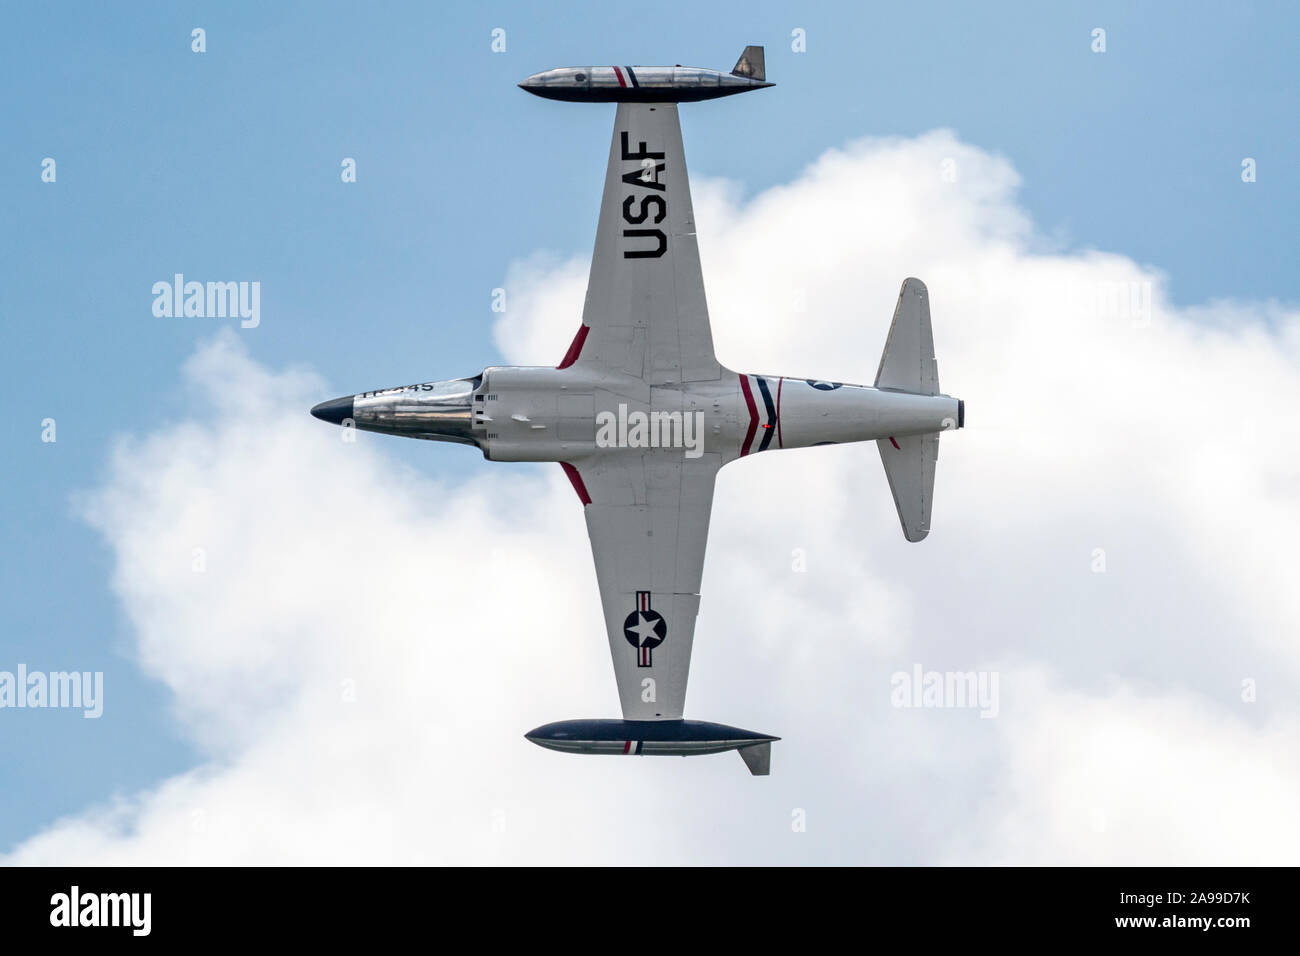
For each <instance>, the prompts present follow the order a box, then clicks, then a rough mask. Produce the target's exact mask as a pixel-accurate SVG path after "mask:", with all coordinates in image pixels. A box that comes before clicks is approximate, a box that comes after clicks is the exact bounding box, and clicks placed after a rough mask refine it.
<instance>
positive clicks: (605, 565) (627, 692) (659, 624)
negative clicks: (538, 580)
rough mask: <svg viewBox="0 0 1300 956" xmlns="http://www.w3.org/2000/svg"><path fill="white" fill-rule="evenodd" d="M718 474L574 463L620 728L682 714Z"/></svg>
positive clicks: (665, 464)
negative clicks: (626, 723) (584, 501)
mask: <svg viewBox="0 0 1300 956" xmlns="http://www.w3.org/2000/svg"><path fill="white" fill-rule="evenodd" d="M719 467H720V462H719V459H718V456H716V455H704V456H702V457H700V458H696V459H689V458H688V459H683V458H681V457H679V456H667V455H661V454H654V453H647V454H644V455H629V456H626V457H624V456H620V457H618V458H605V459H600V458H594V459H590V460H588V461H587V462H579V463H578V465H577V470H578V472H579V475H580V481H581V483H582V485H583V486H584V487H585V492H586V494H587V495H588V497H589V499H590V504H588V505H587V506H586V517H587V532H588V534H589V535H590V537H591V551H592V556H593V558H594V559H595V562H596V578H597V580H598V582H599V584H600V597H601V602H602V604H603V605H604V610H605V624H606V628H607V630H608V633H609V647H610V652H611V654H612V655H613V659H614V674H615V677H616V679H617V681H618V695H619V700H620V702H621V704H622V708H623V717H624V718H625V719H627V720H657V719H673V718H679V717H681V716H682V711H683V707H684V705H685V702H686V682H687V676H688V674H689V672H690V665H691V644H692V641H693V639H694V636H695V615H696V612H697V611H698V610H699V604H700V578H701V575H702V574H703V570H704V551H705V545H706V543H707V541H708V535H709V512H710V510H711V507H712V503H713V485H714V479H715V478H716V476H717V472H718V468H719Z"/></svg>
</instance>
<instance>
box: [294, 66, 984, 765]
mask: <svg viewBox="0 0 1300 956" xmlns="http://www.w3.org/2000/svg"><path fill="white" fill-rule="evenodd" d="M519 85H520V86H521V87H522V88H523V89H525V90H527V91H529V92H530V93H535V94H537V95H538V96H543V97H547V98H549V99H557V100H566V101H578V102H601V103H608V102H614V103H617V104H618V109H617V112H616V114H615V118H614V138H613V142H612V143H611V145H610V151H609V165H608V167H607V170H606V174H605V193H604V197H603V199H602V200H601V206H600V222H599V223H598V225H597V228H596V248H595V252H594V253H593V255H592V260H591V276H590V279H589V280H588V284H587V301H586V305H585V307H584V309H583V314H582V324H581V325H580V326H579V327H578V332H577V334H576V335H575V336H574V338H573V343H572V344H571V345H570V346H569V350H568V352H566V353H565V355H564V357H563V359H562V360H561V361H560V363H559V365H558V366H556V367H554V368H550V367H545V368H541V367H531V366H529V367H516V366H511V367H492V368H487V369H484V371H483V373H482V374H481V375H475V376H474V377H472V378H462V379H454V380H451V381H444V382H426V383H423V384H419V385H408V386H404V387H399V388H390V389H383V390H381V391H376V392H362V393H360V394H357V395H349V396H347V397H345V398H339V399H335V400H334V401H330V402H323V403H321V404H320V405H317V406H316V407H315V408H313V409H312V414H313V415H315V416H316V417H317V418H321V419H324V420H325V421H328V422H334V423H335V424H341V425H345V426H351V427H356V428H360V429H363V430H366V431H374V432H383V433H385V434H390V435H403V436H406V437H409V438H425V439H432V440H434V441H449V442H458V443H460V444H464V445H474V446H477V447H478V448H479V449H480V450H481V451H482V452H483V457H484V458H486V459H488V460H489V461H553V462H559V464H560V466H561V467H562V468H563V469H564V471H565V474H566V475H568V477H569V480H570V481H571V482H572V484H573V488H574V491H575V492H577V495H578V498H579V499H580V500H581V502H582V506H583V509H584V511H585V514H586V517H587V532H588V534H589V535H590V537H591V549H592V553H593V555H594V557H595V562H596V578H597V580H598V582H599V584H600V597H601V602H602V603H603V605H604V609H605V624H606V628H607V630H608V632H609V646H610V651H611V652H612V654H613V658H614V675H615V677H616V679H617V681H618V692H619V699H620V701H621V702H622V708H623V719H622V720H569V721H561V722H559V723H553V724H546V725H545V726H543V727H538V728H537V729H536V730H533V731H531V732H530V733H528V734H527V735H526V736H527V738H528V739H529V740H531V741H532V742H533V743H536V744H539V745H540V746H543V747H548V748H550V749H552V750H562V751H569V752H573V753H607V754H614V753H617V754H641V755H646V754H675V755H679V756H686V755H690V754H705V753H718V752H721V751H724V750H737V751H739V752H740V755H741V757H743V758H744V760H745V764H746V765H747V766H748V767H749V769H750V771H751V772H752V773H754V774H766V773H768V771H769V768H770V763H771V745H772V741H774V740H776V739H778V738H776V737H772V736H769V735H767V734H760V733H755V732H753V731H748V730H741V729H739V728H736V727H727V726H725V725H722V724H714V723H706V722H703V721H695V720H685V719H683V716H682V715H683V708H684V704H685V700H686V679H687V674H688V672H689V669H690V662H691V643H692V639H693V637H694V633H695V615H696V612H697V611H698V610H699V603H700V577H701V575H702V573H703V569H704V549H705V542H706V540H707V538H708V528H709V512H710V509H711V506H712V501H713V485H714V479H715V477H716V476H717V473H718V469H720V468H721V467H722V466H723V465H725V464H727V463H728V462H730V461H735V460H736V459H738V458H745V457H747V456H750V455H753V454H756V453H757V452H763V451H773V450H776V449H779V448H803V447H807V446H809V445H829V444H838V443H842V442H858V441H875V442H876V443H877V445H878V446H879V449H880V457H881V460H882V461H883V462H884V465H885V473H886V475H887V476H888V479H889V487H890V489H891V490H892V492H893V495H894V503H895V505H896V506H897V508H898V517H899V520H900V521H901V522H902V526H903V535H904V536H905V537H906V538H907V540H909V541H920V540H921V539H922V538H924V537H925V536H926V534H927V533H928V532H929V530H930V507H931V496H932V492H933V488H934V465H935V459H936V457H937V455H938V448H939V433H940V432H942V431H947V430H949V429H956V428H961V427H962V426H963V425H964V424H965V421H964V419H965V407H964V405H963V403H962V402H960V401H958V400H957V399H955V398H949V397H948V396H946V395H943V394H942V393H940V391H939V375H938V369H937V367H936V364H935V358H934V340H933V336H932V334H931V330H930V300H929V294H928V293H927V291H926V288H925V285H924V284H923V283H922V282H921V281H920V280H919V279H908V280H906V281H905V282H904V283H903V287H902V291H901V292H900V293H899V296H898V305H897V307H896V308H895V310H894V319H893V324H892V325H891V326H890V329H889V337H888V339H887V340H886V342H885V350H884V354H883V355H882V356H881V359H880V367H879V370H878V372H877V373H876V381H875V384H874V385H873V386H871V387H866V386H862V385H847V384H842V383H840V382H830V381H824V380H821V379H809V378H803V377H797V378H791V377H786V376H782V375H745V374H738V373H736V372H733V371H731V370H730V369H728V368H726V367H724V366H723V365H721V364H720V363H719V362H718V359H717V358H716V356H715V355H714V354H713V337H712V334H711V333H710V330H709V313H708V308H707V307H706V305H705V298H704V280H703V276H702V275H701V271H700V257H699V249H698V246H697V243H696V237H695V217H694V214H693V213H692V211H691V193H690V186H689V184H688V182H687V178H686V160H685V155H684V152H683V149H682V133H681V126H680V124H679V122H678V117H677V104H678V103H680V102H687V101H692V102H693V101H696V100H704V99H713V98H716V97H721V96H729V95H732V94H735V93H743V92H745V91H747V90H754V89H762V88H764V87H768V86H771V85H772V84H770V83H768V82H766V79H765V77H764V67H763V48H762V47H752V46H751V47H746V48H745V52H744V54H743V55H742V56H741V58H740V61H739V62H738V63H737V64H736V68H735V69H734V70H733V71H732V72H731V73H721V72H718V71H716V70H701V69H693V68H683V67H643V66H636V67H632V66H605V67H569V68H566V69H559V70H549V71H547V72H545V73H538V74H536V75H534V76H531V77H529V78H528V79H527V80H525V81H524V82H523V83H520V84H519Z"/></svg>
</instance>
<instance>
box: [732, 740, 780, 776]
mask: <svg viewBox="0 0 1300 956" xmlns="http://www.w3.org/2000/svg"><path fill="white" fill-rule="evenodd" d="M736 752H737V753H739V754H740V759H741V760H743V761H745V766H746V767H748V768H749V772H750V773H751V774H753V775H754V776H755V777H766V776H768V775H769V774H771V772H772V741H770V740H765V741H763V742H762V743H761V744H753V745H752V746H749V747H741V748H740V749H739V750H737V751H736Z"/></svg>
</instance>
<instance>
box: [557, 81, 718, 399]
mask: <svg viewBox="0 0 1300 956" xmlns="http://www.w3.org/2000/svg"><path fill="white" fill-rule="evenodd" d="M573 364H582V365H586V366H590V367H593V368H596V369H604V370H609V371H613V372H618V373H621V374H626V375H632V376H635V377H637V378H640V379H643V380H644V381H646V382H647V383H649V384H651V385H662V384H670V383H677V382H695V381H710V380H714V379H717V378H718V377H719V375H720V370H719V367H718V361H717V359H716V358H715V357H714V355H713V336H712V333H711V332H710V330H709V310H708V306H707V304H706V302H705V297H704V279H703V276H702V273H701V270H700V253H699V247H698V245H697V243H696V237H695V214H694V212H693V211H692V208H691V190H690V183H689V181H688V179H687V175H686V157H685V153H684V151H683V148H682V131H681V125H680V123H679V121H678V115H677V106H676V104H673V103H620V104H619V106H618V112H617V115H616V116H615V120H614V138H613V141H612V142H611V144H610V150H609V165H608V167H607V169H606V173H605V192H604V196H603V197H602V199H601V204H600V222H599V224H598V226H597V228H596V247H595V251H594V252H593V254H592V259H591V276H590V278H589V280H588V283H587V301H586V306H585V307H584V309H583V314H582V327H581V328H580V329H579V331H578V335H577V336H576V337H575V338H574V342H573V345H572V346H571V347H570V349H569V352H568V354H567V355H565V357H564V361H563V362H562V363H561V366H560V367H561V368H565V367H568V366H569V365H573Z"/></svg>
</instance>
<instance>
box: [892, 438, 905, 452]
mask: <svg viewBox="0 0 1300 956" xmlns="http://www.w3.org/2000/svg"><path fill="white" fill-rule="evenodd" d="M889 443H890V444H891V445H893V446H894V447H895V448H898V442H897V441H895V440H894V436H893V435H890V436H889ZM898 450H899V451H902V450H903V449H901V448H898Z"/></svg>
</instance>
